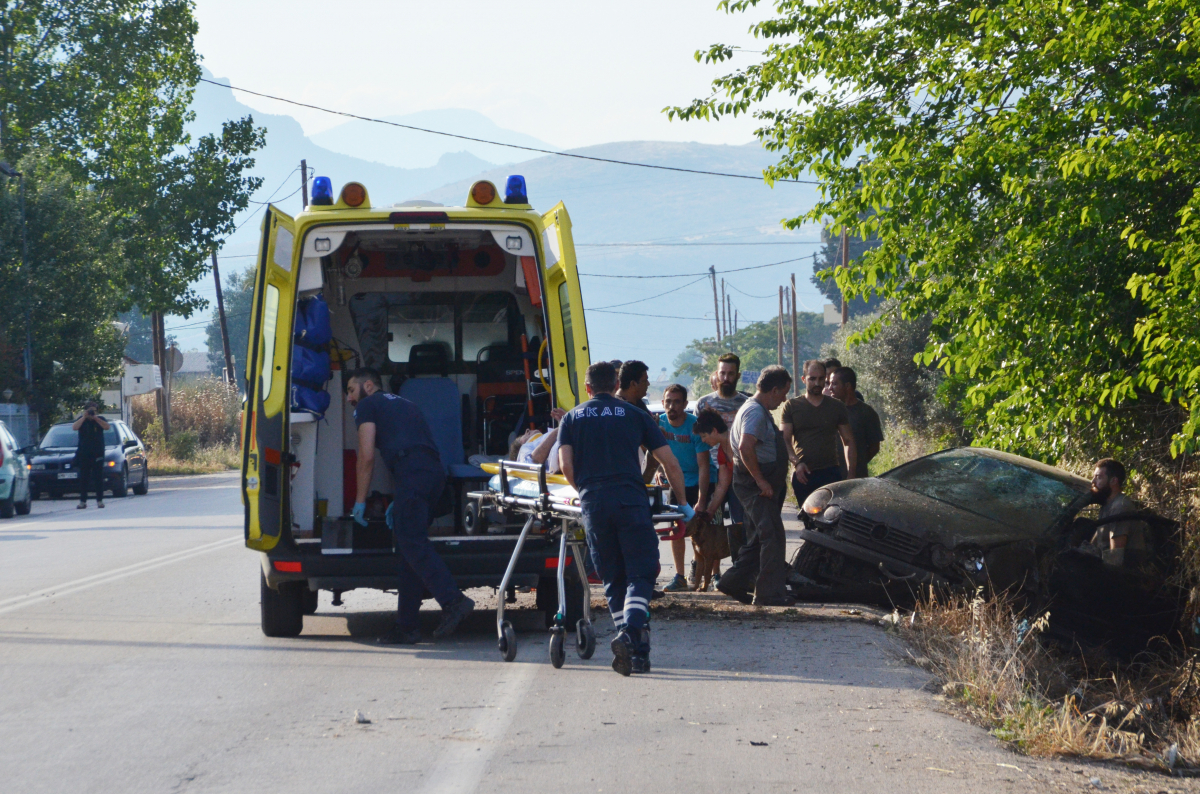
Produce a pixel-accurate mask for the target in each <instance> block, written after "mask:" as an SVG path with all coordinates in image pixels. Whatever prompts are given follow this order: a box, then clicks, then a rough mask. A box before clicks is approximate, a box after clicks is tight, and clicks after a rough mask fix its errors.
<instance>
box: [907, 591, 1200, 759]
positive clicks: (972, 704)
mask: <svg viewBox="0 0 1200 794" xmlns="http://www.w3.org/2000/svg"><path fill="white" fill-rule="evenodd" d="M915 615H916V617H915V618H912V617H911V616H908V617H904V618H900V619H899V620H897V621H895V625H896V628H897V630H898V631H899V633H900V635H901V636H902V637H903V638H904V639H905V640H907V641H908V643H909V645H910V646H911V647H912V649H913V651H912V653H913V656H912V659H913V661H914V662H915V663H916V664H918V665H920V666H922V667H924V668H925V669H927V670H929V671H930V672H932V673H934V674H935V675H936V676H937V679H938V680H939V682H940V683H941V685H942V691H943V693H944V694H945V696H946V697H947V698H949V699H951V700H952V701H954V702H956V703H958V704H959V705H960V706H962V707H963V708H964V709H965V710H966V712H967V713H968V715H969V716H970V717H971V718H972V719H974V720H975V721H977V722H979V723H980V724H982V725H985V726H986V727H988V728H990V729H991V730H992V732H993V733H994V734H995V735H996V736H997V737H999V738H1000V739H1003V740H1005V741H1008V742H1011V743H1012V744H1013V745H1015V746H1016V748H1017V749H1019V750H1021V751H1022V752H1025V753H1028V754H1030V755H1035V756H1077V757H1082V758H1092V759H1097V760H1109V761H1113V760H1116V761H1122V762H1125V763H1128V764H1133V765H1136V766H1140V767H1149V768H1156V769H1160V770H1168V769H1176V770H1177V769H1179V768H1181V767H1195V766H1197V765H1200V721H1198V720H1197V719H1196V718H1195V717H1194V716H1193V715H1195V714H1196V713H1197V707H1198V706H1200V702H1198V698H1200V663H1198V661H1197V659H1196V657H1188V658H1186V660H1183V659H1182V658H1181V657H1180V656H1179V655H1178V652H1176V651H1173V650H1171V649H1167V648H1165V647H1164V648H1163V649H1162V654H1163V655H1161V656H1157V655H1154V654H1152V653H1149V652H1148V653H1145V654H1142V655H1141V656H1140V657H1139V658H1138V659H1137V660H1136V661H1135V662H1134V663H1133V664H1129V665H1124V666H1121V667H1118V666H1115V665H1112V664H1110V663H1108V662H1105V661H1103V660H1100V661H1097V660H1093V659H1088V658H1079V657H1076V656H1069V655H1065V654H1061V653H1058V652H1057V651H1055V650H1053V649H1050V648H1047V647H1045V646H1044V645H1043V643H1042V642H1040V637H1039V635H1040V632H1041V630H1042V629H1043V628H1044V622H1045V617H1044V616H1042V617H1038V618H1036V619H1034V620H1030V619H1029V618H1024V617H1021V615H1020V614H1019V612H1018V611H1017V610H1016V609H1015V608H1014V606H1013V604H1012V603H1011V602H1010V601H1009V600H1007V599H1006V598H1004V597H997V598H992V599H984V598H982V597H981V596H978V595H977V596H976V597H974V598H970V597H955V598H951V599H949V600H931V599H926V600H925V601H924V602H923V603H921V604H919V605H918V607H917V609H916V612H915Z"/></svg>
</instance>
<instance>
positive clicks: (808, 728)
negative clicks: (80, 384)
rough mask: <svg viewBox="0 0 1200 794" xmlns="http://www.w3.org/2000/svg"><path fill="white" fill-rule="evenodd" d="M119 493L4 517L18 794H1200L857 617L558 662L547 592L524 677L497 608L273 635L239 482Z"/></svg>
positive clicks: (731, 623) (199, 480)
mask: <svg viewBox="0 0 1200 794" xmlns="http://www.w3.org/2000/svg"><path fill="white" fill-rule="evenodd" d="M107 504H108V507H107V508H106V509H105V510H104V511H98V510H95V509H94V508H92V507H89V509H88V510H87V511H76V510H75V509H74V501H73V500H63V501H56V502H47V501H39V502H35V504H34V511H33V514H32V515H31V516H29V517H27V518H20V519H15V520H8V521H0V681H2V682H3V683H2V685H0V770H2V771H0V780H2V781H3V782H0V790H3V791H11V792H41V791H46V792H63V791H70V792H93V791H94V792H137V791H149V792H173V791H230V792H241V791H256V792H274V791H279V792H288V793H289V794H294V793H295V792H308V791H312V792H341V791H346V792H350V791H354V792H374V791H405V792H422V793H425V792H474V791H480V792H491V791H496V792H500V791H503V792H512V791H521V792H606V791H607V792H627V791H638V792H642V791H650V792H674V791H689V792H699V791H719V792H730V793H732V792H746V791H780V792H793V791H796V792H828V791H837V792H871V793H872V794H879V792H891V791H914V792H917V791H919V792H955V793H956V794H957V793H958V792H961V791H964V790H970V791H972V792H1009V791H1046V790H1049V789H1053V790H1070V791H1076V790H1087V791H1096V790H1097V784H1099V786H1100V787H1102V788H1103V789H1105V790H1137V791H1160V790H1161V791H1166V790H1182V789H1187V790H1194V786H1193V785H1192V783H1191V781H1181V780H1178V779H1170V778H1165V777H1161V776H1157V775H1151V774H1146V773H1141V774H1138V773H1132V772H1128V771H1125V770H1121V769H1117V768H1114V767H1108V766H1100V765H1082V764H1079V763H1064V762H1050V761H1043V760H1033V759H1028V758H1024V757H1021V756H1018V755H1015V754H1013V753H1011V752H1009V751H1008V750H1006V749H1004V748H1003V747H1002V746H1001V745H1000V744H999V743H998V742H996V741H995V740H993V739H992V738H990V737H989V736H988V735H987V734H986V733H985V732H984V731H982V730H980V729H978V728H976V727H973V726H971V725H969V724H966V723H965V722H962V721H960V720H959V719H957V718H956V717H954V716H952V715H950V714H947V713H943V711H941V708H942V704H940V703H939V702H938V701H937V700H935V698H934V696H933V695H931V694H929V693H928V692H927V691H925V690H924V689H923V688H922V687H923V686H924V685H925V684H926V683H927V680H926V676H925V674H924V673H922V672H921V671H920V670H918V669H916V668H913V667H911V666H909V665H907V664H905V663H904V662H903V661H902V660H901V658H900V655H901V649H900V648H898V647H897V646H896V645H895V644H894V642H893V641H892V639H891V638H890V636H889V635H887V634H886V633H885V632H884V631H883V630H882V629H880V628H879V627H877V626H875V625H874V624H873V623H871V622H868V621H866V620H863V619H861V618H857V619H856V618H849V617H846V616H845V615H844V614H843V611H842V610H841V609H838V608H823V609H814V610H806V611H805V612H803V613H802V614H801V615H800V616H794V615H793V616H788V615H784V614H782V613H780V612H778V611H772V610H754V609H749V608H748V609H745V610H743V611H742V612H735V613H730V614H726V615H724V616H722V617H720V618H718V617H713V616H708V617H700V618H694V617H693V618H688V619H678V618H676V619H668V618H669V617H670V616H671V615H672V614H673V611H672V610H666V611H663V612H660V613H658V614H657V616H656V618H655V621H656V622H655V625H654V646H655V650H654V657H653V659H654V666H655V667H654V672H653V673H652V674H651V675H648V676H645V677H635V678H632V679H624V678H621V677H619V676H617V675H616V674H615V673H613V672H612V671H611V670H610V669H609V666H608V662H609V660H610V656H609V654H608V652H607V640H608V638H609V637H610V636H611V628H610V624H609V623H608V621H607V618H601V619H600V620H599V622H598V627H599V629H600V632H599V633H600V635H601V640H600V646H601V647H600V649H599V650H598V651H597V654H596V657H595V658H593V659H592V660H591V661H589V662H580V661H579V660H578V659H577V658H575V657H573V656H571V655H568V660H567V665H566V667H564V668H563V669H562V670H555V669H553V668H552V667H551V666H550V664H549V663H548V661H547V658H546V635H545V632H544V631H541V630H540V627H541V620H540V614H539V613H537V612H534V611H533V610H532V605H531V599H530V597H529V596H522V603H521V605H519V606H523V607H526V608H525V609H523V610H522V609H518V610H517V612H515V613H513V614H515V615H516V621H515V622H516V623H517V627H518V631H520V632H521V633H520V635H519V640H520V656H519V657H518V660H517V661H516V662H515V663H512V664H505V663H503V662H502V661H500V659H499V656H498V654H497V652H496V647H495V636H494V622H493V618H492V615H491V614H489V613H486V612H481V613H480V614H478V615H476V616H473V618H472V619H471V620H470V621H469V622H468V623H467V624H466V626H465V628H464V630H462V631H461V632H460V633H459V634H458V635H456V636H455V637H454V638H452V639H451V640H449V641H445V642H441V643H437V644H434V643H426V644H421V645H418V646H415V647H406V648H385V647H381V646H378V645H376V644H375V643H374V641H373V638H374V636H375V635H376V634H378V633H379V632H381V631H382V630H383V629H385V628H386V627H387V625H388V624H389V622H390V620H391V614H390V612H389V610H390V609H392V608H394V602H393V601H392V600H391V598H390V597H389V596H386V595H383V594H374V593H358V592H354V593H348V594H347V595H346V597H345V601H346V603H345V604H344V605H343V606H342V607H338V608H334V607H332V606H331V604H330V600H329V594H328V593H322V594H321V604H320V608H319V611H318V614H317V615H315V616H312V617H309V618H306V619H305V629H304V633H303V635H302V636H301V637H300V638H298V639H289V640H274V639H268V638H266V637H264V636H263V635H262V633H261V632H260V630H259V615H258V566H259V561H258V556H257V555H256V554H254V553H252V552H250V551H247V550H245V549H244V548H243V547H242V545H241V533H242V526H241V522H242V513H241V505H240V502H239V500H238V496H237V491H236V478H235V477H234V476H232V475H214V476H207V477H190V478H177V479H170V480H166V479H162V480H156V481H154V482H153V483H152V486H151V491H150V495H149V496H145V497H131V498H128V499H124V500H117V499H110V500H108V502H107ZM664 551H665V549H664ZM665 571H666V573H668V574H669V573H670V568H669V566H667V567H666V568H665ZM473 595H477V596H478V599H477V600H480V601H481V602H483V603H484V604H485V605H486V604H494V601H493V600H491V596H490V594H489V593H488V592H486V591H476V593H473ZM692 598H694V599H697V600H701V601H702V600H704V599H706V598H710V597H709V596H693V597H692ZM689 614H694V613H689ZM427 618H428V623H429V625H430V626H432V625H433V624H434V623H435V622H436V618H437V612H436V610H431V611H430V612H429V614H428V616H427ZM356 711H359V712H361V713H362V715H363V716H364V718H365V719H367V720H369V722H367V723H358V722H356V721H355V712H356ZM1093 779H1094V781H1093Z"/></svg>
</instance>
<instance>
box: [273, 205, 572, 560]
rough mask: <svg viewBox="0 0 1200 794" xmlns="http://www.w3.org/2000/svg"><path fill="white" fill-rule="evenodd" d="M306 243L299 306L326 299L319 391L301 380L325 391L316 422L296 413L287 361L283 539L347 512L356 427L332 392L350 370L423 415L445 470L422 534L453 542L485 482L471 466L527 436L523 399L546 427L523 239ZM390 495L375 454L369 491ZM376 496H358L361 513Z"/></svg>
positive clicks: (492, 232)
mask: <svg viewBox="0 0 1200 794" xmlns="http://www.w3.org/2000/svg"><path fill="white" fill-rule="evenodd" d="M411 226H412V227H419V225H418V224H412V225H411ZM425 226H426V227H427V226H428V224H425ZM303 246H304V250H303V253H302V257H301V267H300V273H299V283H298V286H299V294H298V296H297V297H298V304H303V303H304V301H305V300H306V299H308V298H311V297H312V296H315V295H318V294H320V295H321V296H322V297H323V298H324V300H325V302H326V304H327V305H328V307H329V314H330V318H329V319H330V330H331V332H332V337H333V342H332V344H331V345H330V349H331V351H332V352H331V354H330V358H331V366H330V372H329V375H330V378H329V380H328V382H326V383H324V384H314V383H312V382H305V383H306V384H307V386H309V387H315V386H322V387H323V389H324V391H325V392H326V393H328V395H329V407H328V409H326V410H325V411H324V416H318V415H317V414H316V413H313V412H308V411H304V410H299V408H300V407H301V405H302V404H304V403H305V402H306V400H304V399H301V398H300V397H299V396H297V395H298V394H299V393H300V392H301V390H302V389H303V388H305V386H303V385H301V386H300V387H299V388H298V387H297V381H296V378H295V367H296V364H295V362H294V363H293V398H292V412H291V416H290V418H291V451H292V454H293V455H294V456H295V460H296V462H297V463H298V464H299V465H298V466H294V469H293V478H292V483H291V504H292V535H293V538H294V539H296V540H297V542H304V541H305V540H312V541H315V540H317V539H318V538H319V537H320V534H321V529H322V526H323V525H324V526H328V525H329V523H328V521H327V519H335V518H340V517H345V516H349V513H350V510H351V508H352V507H353V502H354V491H355V478H356V473H355V462H356V458H357V430H356V427H355V424H354V418H353V408H352V407H351V406H350V405H349V404H348V403H347V402H346V399H345V393H344V388H343V387H344V376H345V375H347V374H348V373H349V371H351V370H353V369H354V368H355V367H358V366H367V367H373V368H375V369H377V370H379V371H380V372H381V373H382V374H383V380H384V389H385V390H386V391H389V392H392V393H395V394H399V395H401V396H403V397H405V398H407V399H410V400H412V401H413V402H415V403H416V404H417V405H418V406H420V408H421V410H422V412H423V413H424V414H425V417H426V419H427V420H428V421H429V424H430V428H431V430H432V431H433V436H434V440H435V441H436V443H437V445H438V448H439V452H440V454H441V458H442V463H443V464H445V465H446V466H447V471H448V479H447V482H448V486H447V489H446V493H445V494H443V497H442V500H441V503H440V504H439V505H438V507H437V509H435V511H434V514H435V518H434V521H433V526H432V527H431V529H430V534H431V535H438V536H444V535H454V534H462V533H463V532H464V528H463V520H462V514H463V505H464V501H465V500H464V497H463V494H464V493H465V492H467V491H471V490H480V489H481V488H483V487H484V482H485V481H486V479H487V478H488V476H489V475H487V474H486V473H485V472H484V471H483V470H482V469H480V468H479V467H478V466H476V465H473V464H472V463H471V462H469V460H468V459H469V458H471V457H472V456H476V455H486V456H491V459H492V460H496V459H499V457H503V456H504V455H505V454H506V453H507V452H508V450H509V446H510V443H511V439H512V438H513V437H514V436H515V435H516V434H520V433H521V432H523V431H524V430H525V429H526V428H528V427H529V424H530V418H529V406H530V402H531V395H532V405H533V414H534V417H533V421H535V422H536V423H538V424H539V426H540V427H545V425H546V422H547V420H548V418H549V411H550V406H551V395H550V393H549V386H550V383H549V379H550V363H549V362H550V352H549V350H548V345H545V344H543V340H545V339H546V338H547V335H546V329H545V320H544V318H543V307H542V299H541V284H540V282H539V280H538V267H537V264H536V261H537V260H536V259H535V256H536V250H535V246H534V239H533V236H532V234H531V233H530V232H529V230H528V229H527V228H526V227H523V226H518V225H505V224H473V225H471V226H451V227H450V228H445V229H443V228H438V227H435V228H434V229H433V230H429V229H421V228H417V229H412V228H408V229H405V228H396V229H393V228H392V225H390V224H388V225H383V224H374V225H366V224H361V225H357V226H331V227H323V228H317V229H315V230H312V231H309V232H308V234H307V235H306V239H305V240H304V241H303ZM297 314H298V315H299V314H300V310H299V309H298V311H297ZM568 333H569V328H568ZM297 344H300V342H299V341H298V342H297ZM568 344H569V343H568ZM523 350H528V351H529V352H530V354H531V355H530V356H529V357H524V356H523V354H522V353H523ZM295 352H297V353H298V352H299V351H298V349H297V350H296V351H295ZM539 352H540V359H537V358H536V357H537V356H538V354H539ZM526 363H528V364H529V369H528V373H529V377H528V378H527V375H526V372H527V371H526V366H525V365H526ZM538 364H541V365H542V366H540V367H539V366H538ZM476 462H480V459H479V458H476ZM392 491H393V488H392V482H391V476H390V475H389V473H388V471H387V468H386V467H385V466H384V465H383V462H382V460H381V459H380V458H379V457H376V465H375V471H374V476H373V480H372V482H371V487H370V489H369V493H371V494H372V495H374V494H375V493H376V492H378V494H381V495H384V496H386V497H387V498H389V499H390V496H391V493H392ZM381 501H382V500H380V499H379V498H378V497H376V498H375V499H374V500H369V501H368V516H371V515H372V513H373V512H374V513H375V514H377V515H378V514H379V511H380V510H382V509H383V508H382V504H381ZM322 516H323V517H324V519H326V520H323V518H322ZM356 532H357V530H356ZM360 545H361V543H360V542H358V541H356V543H355V550H356V551H357V550H358V548H359V547H360ZM386 546H388V547H390V541H389V542H387V543H386Z"/></svg>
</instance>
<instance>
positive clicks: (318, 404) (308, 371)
mask: <svg viewBox="0 0 1200 794" xmlns="http://www.w3.org/2000/svg"><path fill="white" fill-rule="evenodd" d="M295 329H296V330H295V336H294V339H295V345H293V347H292V410H293V411H308V412H309V413H312V414H316V415H317V416H318V417H323V416H324V415H325V411H327V410H328V409H329V402H330V397H329V392H327V391H325V384H326V383H327V382H328V381H329V378H330V371H329V351H328V349H327V345H328V344H329V340H331V339H332V338H333V332H332V330H331V329H330V327H329V304H327V303H326V302H325V299H324V298H323V297H321V296H320V295H316V296H315V297H312V298H304V299H303V300H300V301H299V302H297V304H296V324H295Z"/></svg>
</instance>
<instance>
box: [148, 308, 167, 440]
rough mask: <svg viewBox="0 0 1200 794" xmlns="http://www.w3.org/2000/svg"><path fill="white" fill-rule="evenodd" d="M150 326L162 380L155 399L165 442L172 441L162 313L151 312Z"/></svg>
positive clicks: (155, 360) (155, 357)
mask: <svg viewBox="0 0 1200 794" xmlns="http://www.w3.org/2000/svg"><path fill="white" fill-rule="evenodd" d="M150 324H151V326H152V327H153V333H152V334H151V336H152V337H153V339H154V344H153V348H154V363H155V364H156V365H157V366H158V374H159V377H160V378H161V379H162V387H161V388H160V389H159V390H158V392H157V394H156V398H155V404H156V407H157V408H158V415H159V418H161V419H162V426H163V440H164V441H170V440H171V408H170V405H169V404H168V402H167V401H168V400H169V399H170V396H169V392H168V391H167V389H168V386H167V369H168V365H167V333H166V329H165V327H164V324H163V313H162V312H151V314H150Z"/></svg>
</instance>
